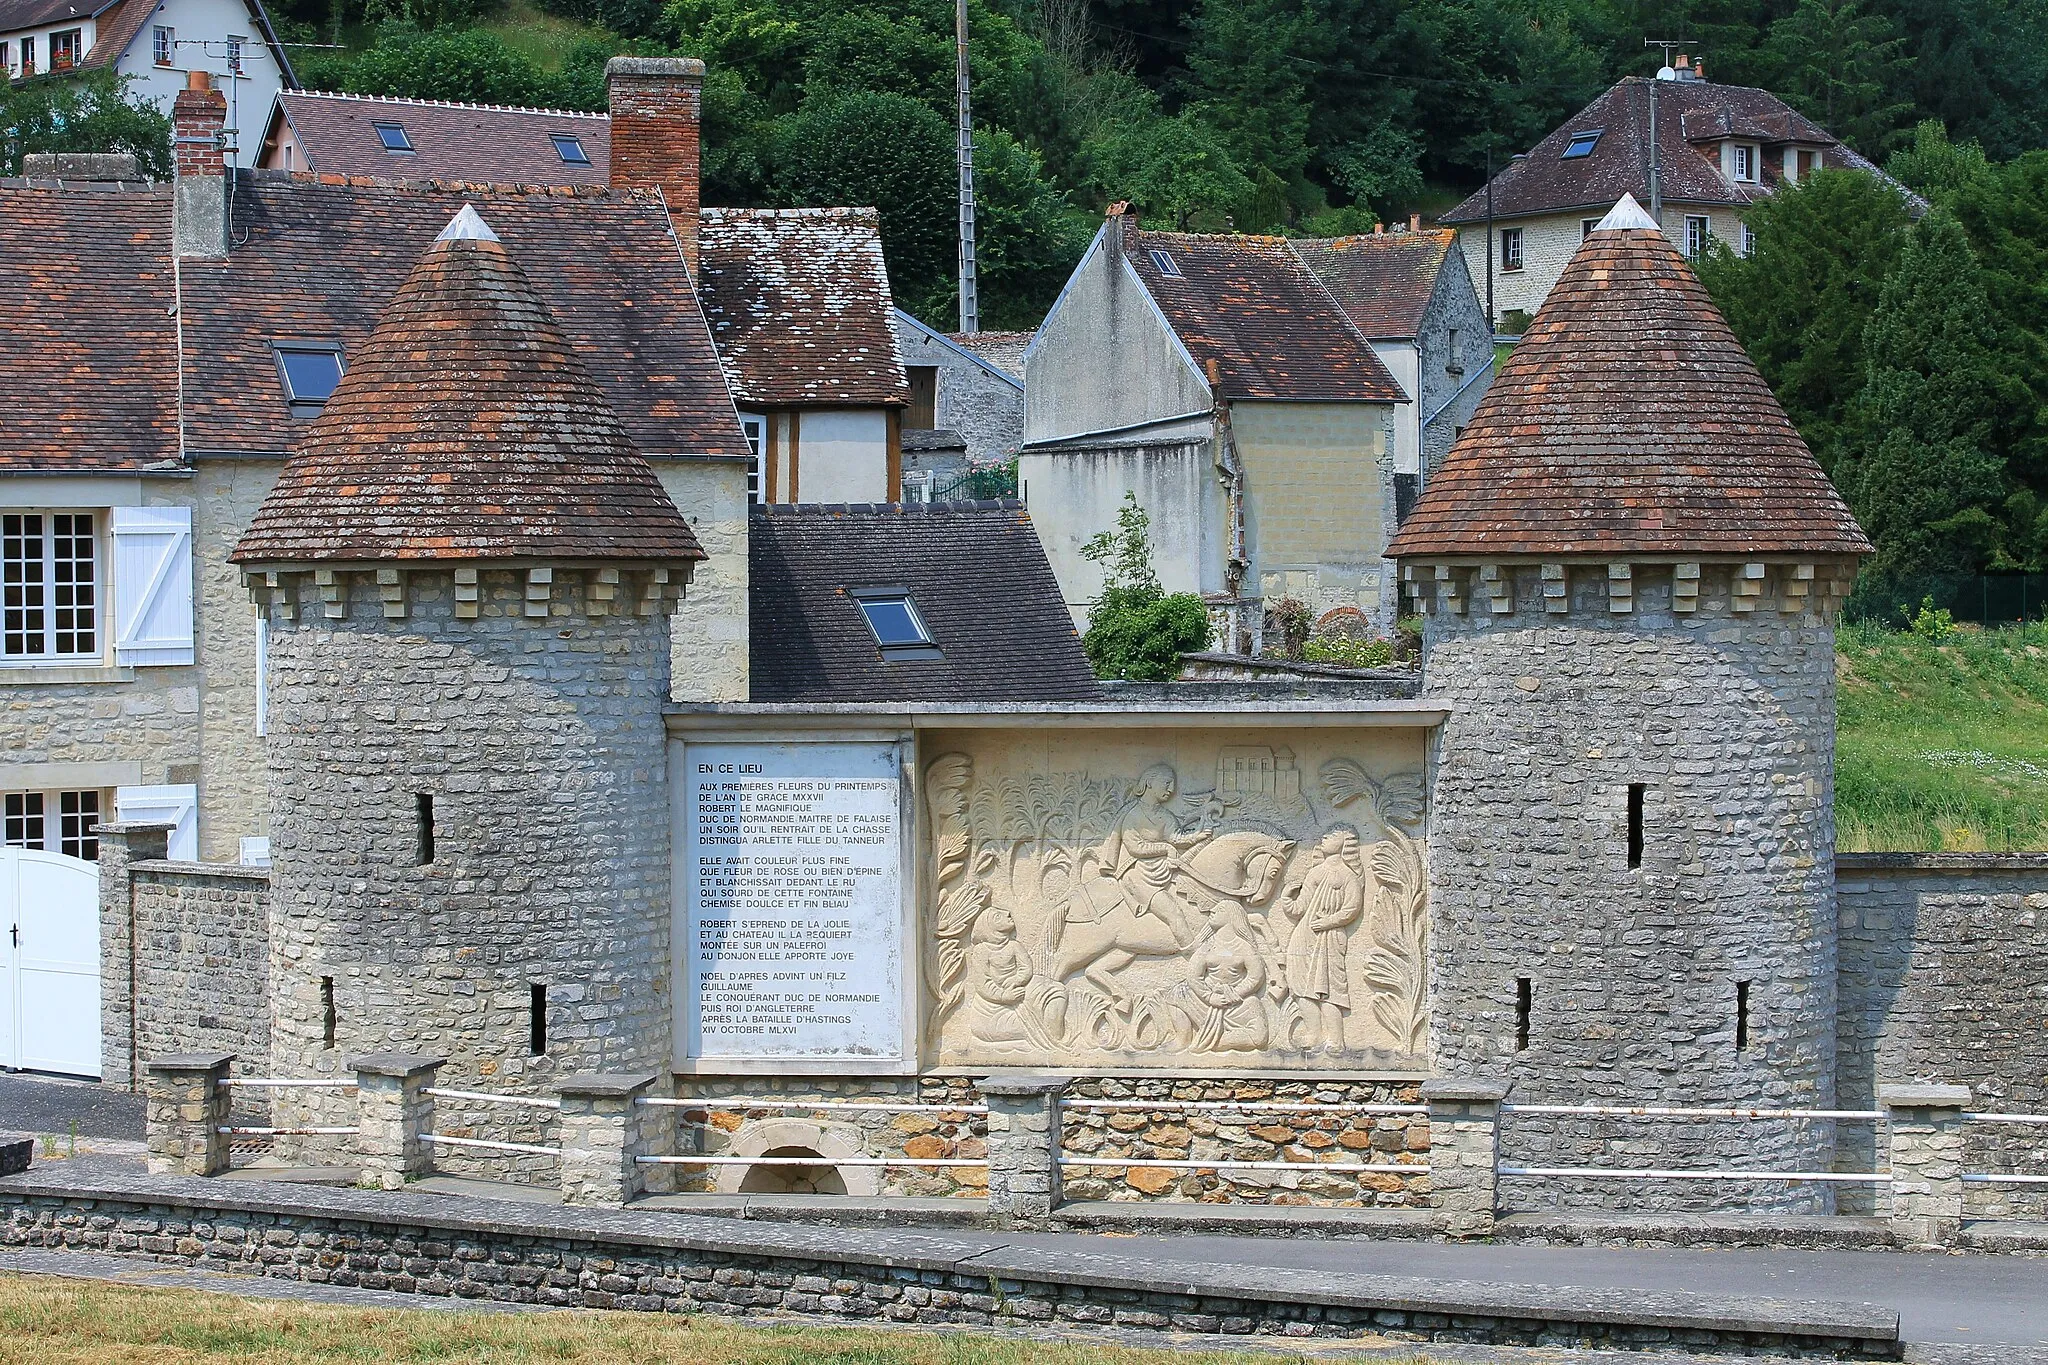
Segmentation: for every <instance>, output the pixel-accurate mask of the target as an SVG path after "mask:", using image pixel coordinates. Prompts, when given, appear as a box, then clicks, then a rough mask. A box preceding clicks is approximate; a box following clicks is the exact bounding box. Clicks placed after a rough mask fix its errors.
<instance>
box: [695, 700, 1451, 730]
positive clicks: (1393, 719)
mask: <svg viewBox="0 0 2048 1365" xmlns="http://www.w3.org/2000/svg"><path fill="white" fill-rule="evenodd" d="M663 714H664V715H666V716H667V718H668V729H669V733H670V734H671V735H678V734H680V735H688V734H689V733H691V732H692V731H693V730H721V729H727V730H729V729H735V728H744V727H745V726H746V725H747V724H748V723H750V722H751V723H754V724H759V723H761V722H764V721H772V722H775V723H776V724H778V725H781V726H784V727H789V728H798V727H803V726H806V725H814V726H818V727H820V728H827V729H830V728H851V729H862V728H872V727H884V726H886V727H892V728H895V729H899V730H963V729H982V728H994V729H1032V728H1042V727H1052V726H1058V727H1061V728H1068V729H1071V728H1088V727H1097V726H1100V727H1105V728H1116V729H1123V730H1129V729H1160V728H1169V727H1171V728H1182V727H1189V726H1194V727H1201V726H1214V727H1217V728H1219V729H1228V728H1243V727H1246V726H1270V725H1299V726H1319V725H1392V726H1420V727H1423V728H1428V727H1432V726H1436V725H1441V724H1442V723H1443V722H1444V720H1445V719H1446V718H1448V717H1449V716H1450V714H1451V707H1450V706H1449V705H1448V704H1447V703H1445V702H1441V701H1400V700H1384V699H1377V698H1370V697H1355V698H1354V697H1317V698H1313V699H1310V700H1307V701H1296V700H1293V699H1291V698H1280V697H1276V698H1274V699H1273V700H1271V701H1241V702H1234V703H1232V704H1230V705H1227V706H1225V705H1218V704H1217V703H1216V702H1214V701H1205V700H1201V699H1192V700H1190V701H1186V702H1179V701H1176V700H1174V699H1173V698H1171V697H1169V698H1166V699H1164V700H1161V699H1158V698H1154V697H1142V698H1132V699H1130V700H1128V701H1100V702H1090V701H1048V702H1029V701H1014V702H740V701H731V702H671V703H669V705H668V706H666V707H664V708H663Z"/></svg>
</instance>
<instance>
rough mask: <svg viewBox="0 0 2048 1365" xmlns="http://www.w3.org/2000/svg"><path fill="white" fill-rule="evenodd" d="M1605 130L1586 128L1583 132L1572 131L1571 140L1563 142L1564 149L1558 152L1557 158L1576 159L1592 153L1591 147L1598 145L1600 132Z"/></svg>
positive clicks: (1562, 159)
mask: <svg viewBox="0 0 2048 1365" xmlns="http://www.w3.org/2000/svg"><path fill="white" fill-rule="evenodd" d="M1606 131H1607V130H1606V129H1604V128H1588V129H1587V130H1586V131H1585V132H1583V133H1573V134H1572V140H1571V141H1570V142H1567V143H1565V144H1564V150H1563V151H1562V152H1560V153H1559V154H1558V160H1560V161H1576V160H1578V159H1579V158H1580V157H1582V156H1591V155H1593V149H1594V148H1595V147H1597V146H1599V145H1600V134H1602V133H1604V132H1606Z"/></svg>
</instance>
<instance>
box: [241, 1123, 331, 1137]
mask: <svg viewBox="0 0 2048 1365" xmlns="http://www.w3.org/2000/svg"><path fill="white" fill-rule="evenodd" d="M214 1131H215V1132H216V1133H228V1134H231V1135H232V1136H235V1137H328V1136H341V1135H344V1134H350V1133H359V1132H361V1131H362V1130H361V1129H360V1128H356V1127H354V1126H350V1127H347V1128H256V1127H249V1126H242V1125H230V1124H223V1125H221V1126H220V1127H218V1128H216V1129H214Z"/></svg>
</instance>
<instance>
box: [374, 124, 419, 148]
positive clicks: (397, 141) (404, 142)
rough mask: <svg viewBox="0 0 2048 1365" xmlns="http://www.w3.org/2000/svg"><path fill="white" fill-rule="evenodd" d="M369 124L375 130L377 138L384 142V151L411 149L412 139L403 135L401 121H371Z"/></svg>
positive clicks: (403, 126) (403, 130) (403, 127)
mask: <svg viewBox="0 0 2048 1365" xmlns="http://www.w3.org/2000/svg"><path fill="white" fill-rule="evenodd" d="M370 126H371V127H372V128H375V129H376V130H377V140H378V141H379V142H381V143H383V144H384V150H385V151H387V152H410V151H411V150H412V139H411V138H409V137H407V136H406V135H405V125H404V124H403V123H373V124H371V125H370Z"/></svg>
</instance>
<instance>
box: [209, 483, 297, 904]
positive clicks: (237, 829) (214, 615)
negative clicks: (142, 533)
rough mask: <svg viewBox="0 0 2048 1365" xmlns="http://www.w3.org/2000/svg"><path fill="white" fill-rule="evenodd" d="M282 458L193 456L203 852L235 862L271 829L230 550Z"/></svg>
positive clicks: (247, 611) (253, 651) (240, 597)
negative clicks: (247, 844)
mask: <svg viewBox="0 0 2048 1365" xmlns="http://www.w3.org/2000/svg"><path fill="white" fill-rule="evenodd" d="M283 468H284V462H283V461H282V460H274V459H247V458H238V459H206V458H201V459H199V460H198V461H197V462H196V463H195V465H194V469H193V476H192V483H193V490H192V491H193V493H194V494H195V497H194V499H193V506H192V562H193V572H194V574H195V576H196V582H195V583H194V594H193V606H194V609H195V610H196V611H197V612H198V613H199V640H198V659H199V677H200V688H199V702H200V707H199V718H198V720H199V735H200V756H199V757H200V764H199V776H198V782H199V856H200V857H201V858H204V859H206V860H207V861H208V862H222V863H231V862H234V861H236V860H237V859H239V858H240V857H241V841H242V839H243V838H244V837H252V838H253V837H261V836H263V835H265V834H268V833H269V832H270V792H269V781H268V774H267V769H266V766H265V765H266V763H267V761H268V759H267V754H266V750H265V746H264V741H263V736H262V735H260V734H258V733H257V730H258V728H259V717H258V714H257V712H258V697H257V690H256V679H257V674H258V667H257V658H258V643H257V639H258V632H259V623H258V618H257V615H256V608H255V605H254V604H253V603H251V602H250V600H249V590H248V589H247V588H245V587H243V586H242V575H241V572H240V570H238V569H237V568H236V567H235V566H234V565H232V564H230V563H228V554H229V552H230V551H232V550H233V549H234V547H235V542H236V541H237V540H239V539H241V536H242V532H243V531H245V530H247V529H248V526H249V520H250V518H251V517H253V516H254V515H255V514H256V508H257V507H258V506H259V505H261V503H262V501H263V499H264V497H265V495H266V494H268V493H269V492H270V489H271V486H272V485H273V484H275V483H276V482H277V476H278V472H279V471H280V470H282V469H283Z"/></svg>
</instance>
